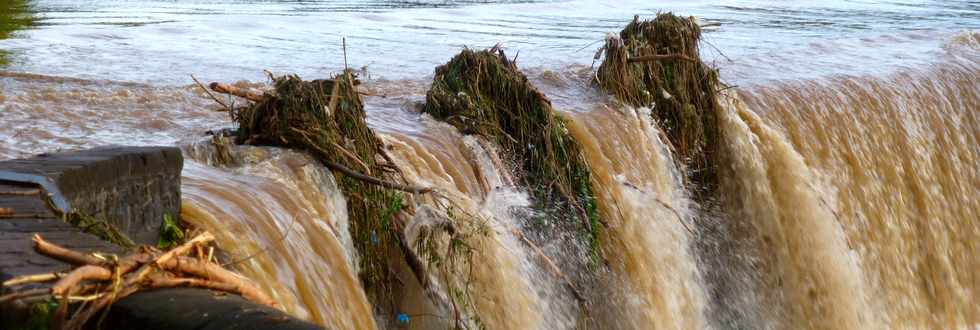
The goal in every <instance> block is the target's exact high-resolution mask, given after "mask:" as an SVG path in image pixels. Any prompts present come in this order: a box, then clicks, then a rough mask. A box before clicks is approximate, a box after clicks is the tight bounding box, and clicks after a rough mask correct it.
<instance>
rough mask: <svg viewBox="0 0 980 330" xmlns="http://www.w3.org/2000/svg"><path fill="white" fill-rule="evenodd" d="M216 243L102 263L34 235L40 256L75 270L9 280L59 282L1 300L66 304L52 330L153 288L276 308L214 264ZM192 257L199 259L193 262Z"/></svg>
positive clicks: (74, 325) (200, 241)
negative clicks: (201, 291)
mask: <svg viewBox="0 0 980 330" xmlns="http://www.w3.org/2000/svg"><path fill="white" fill-rule="evenodd" d="M213 240H214V236H213V235H211V234H210V233H207V232H204V233H202V234H200V235H198V236H196V237H194V238H193V239H191V240H190V241H188V242H186V243H184V244H181V245H179V246H177V247H176V248H174V249H172V250H170V251H167V252H163V251H160V250H158V249H155V248H152V247H142V248H140V249H139V250H138V251H137V252H135V253H134V254H131V255H128V256H125V257H122V258H117V257H115V256H109V257H107V258H101V257H100V256H97V255H95V254H85V253H81V252H78V251H74V250H71V249H67V248H64V247H62V246H59V245H57V244H54V243H51V242H48V241H45V240H44V239H43V238H42V237H41V236H40V235H34V238H33V241H34V249H35V250H36V251H37V252H38V253H40V254H43V255H45V256H48V257H50V258H53V259H56V260H60V261H63V262H66V263H69V264H71V265H73V266H75V267H76V268H75V269H73V270H72V271H70V272H68V273H67V274H63V273H47V274H36V275H28V276H22V277H18V278H14V279H11V280H8V281H5V282H4V283H3V286H4V288H11V287H14V286H18V285H24V284H29V283H43V282H51V281H56V282H55V283H54V284H53V285H52V286H51V287H47V288H34V289H27V290H20V291H16V290H15V291H14V292H12V293H10V294H7V295H4V296H0V303H5V302H7V301H13V300H23V299H27V298H35V297H45V296H48V297H52V298H55V299H58V300H60V301H61V302H62V303H61V304H59V307H58V309H57V310H55V311H54V313H53V314H52V315H53V319H52V320H51V322H52V323H51V324H52V325H53V326H52V328H53V329H81V328H82V327H83V326H84V325H85V324H86V323H87V322H88V321H89V320H91V319H92V317H94V316H95V315H97V314H98V313H99V312H100V311H102V310H103V309H104V308H105V307H106V306H109V305H111V304H112V303H113V302H115V301H116V300H119V299H122V298H125V297H126V296H129V295H131V294H133V293H136V292H138V291H140V290H144V289H149V288H174V287H197V288H206V289H212V290H218V291H224V292H228V293H233V294H238V295H241V296H242V297H244V298H245V299H248V300H250V301H252V302H255V303H257V304H262V305H265V306H270V307H276V306H277V305H278V304H277V303H276V302H275V300H273V299H272V298H270V297H269V296H268V295H266V294H265V293H264V292H262V291H261V290H260V289H259V288H257V287H255V286H253V285H252V284H250V283H248V282H247V281H246V280H245V279H244V278H242V277H240V276H238V275H236V274H235V273H233V272H231V271H229V270H227V269H224V268H222V267H221V266H220V265H218V264H215V263H213V262H211V254H212V253H213V252H211V251H213V250H210V249H203V248H202V245H204V244H207V243H209V242H211V241H213ZM205 251H208V252H207V253H205ZM192 253H195V254H196V256H195V257H191V256H190V255H191V254H192ZM75 302H82V303H81V304H80V305H79V308H78V310H77V311H75V312H73V316H71V317H70V319H69V316H68V314H69V313H68V306H69V304H71V303H75Z"/></svg>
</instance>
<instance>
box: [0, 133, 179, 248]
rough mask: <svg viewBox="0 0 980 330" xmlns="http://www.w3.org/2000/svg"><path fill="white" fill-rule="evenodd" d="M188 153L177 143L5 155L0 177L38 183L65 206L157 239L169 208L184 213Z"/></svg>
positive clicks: (147, 240)
mask: <svg viewBox="0 0 980 330" xmlns="http://www.w3.org/2000/svg"><path fill="white" fill-rule="evenodd" d="M182 169H183V156H182V155H181V153H180V149H178V148H176V147H100V148H94V149H88V150H81V151H71V152H62V153H54V154H41V155H38V156H36V157H33V158H29V159H18V160H7V161H0V180H6V181H16V182H25V183H34V184H37V185H39V186H41V187H42V188H43V189H44V190H45V191H46V192H47V194H48V198H49V199H50V200H51V202H52V204H54V207H55V208H57V209H59V210H60V211H62V212H68V211H71V210H76V211H79V212H81V213H84V214H86V215H90V216H93V217H95V218H98V219H104V220H106V221H108V222H109V223H111V224H113V225H114V226H116V227H117V228H119V229H120V230H121V231H122V232H124V233H126V234H127V235H128V236H129V237H130V238H132V239H133V241H135V242H136V243H142V244H154V243H155V242H156V239H157V236H158V231H159V227H160V223H161V222H162V220H163V216H164V214H170V215H172V216H174V217H177V216H178V215H179V213H180V171H181V170H182Z"/></svg>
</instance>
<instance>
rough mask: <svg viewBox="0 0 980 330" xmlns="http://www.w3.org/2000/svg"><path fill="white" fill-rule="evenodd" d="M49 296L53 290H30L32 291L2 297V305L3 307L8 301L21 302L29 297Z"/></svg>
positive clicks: (0, 299) (0, 297) (0, 298)
mask: <svg viewBox="0 0 980 330" xmlns="http://www.w3.org/2000/svg"><path fill="white" fill-rule="evenodd" d="M48 294H51V289H48V288H39V289H30V290H24V291H20V292H14V293H10V294H5V295H2V296H0V305H3V304H5V303H7V302H8V301H14V300H20V299H24V298H29V297H36V296H43V295H48Z"/></svg>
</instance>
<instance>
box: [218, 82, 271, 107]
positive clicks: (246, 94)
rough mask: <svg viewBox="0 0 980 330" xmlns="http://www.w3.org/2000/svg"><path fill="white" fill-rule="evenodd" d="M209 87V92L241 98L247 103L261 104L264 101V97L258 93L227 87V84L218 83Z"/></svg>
mask: <svg viewBox="0 0 980 330" xmlns="http://www.w3.org/2000/svg"><path fill="white" fill-rule="evenodd" d="M209 87H211V90H213V91H215V92H218V93H222V94H229V95H234V96H238V97H240V98H243V99H246V100H249V101H252V102H262V100H265V96H264V95H262V94H259V93H256V92H253V91H249V90H244V89H241V88H238V87H235V86H232V85H228V84H222V83H218V82H213V83H211V85H210V86H209Z"/></svg>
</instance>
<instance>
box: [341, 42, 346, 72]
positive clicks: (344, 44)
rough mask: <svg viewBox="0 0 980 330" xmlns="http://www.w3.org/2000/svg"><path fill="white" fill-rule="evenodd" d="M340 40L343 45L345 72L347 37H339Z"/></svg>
mask: <svg viewBox="0 0 980 330" xmlns="http://www.w3.org/2000/svg"><path fill="white" fill-rule="evenodd" d="M340 41H341V42H342V43H343V46H344V72H347V70H348V68H347V37H342V38H340Z"/></svg>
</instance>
